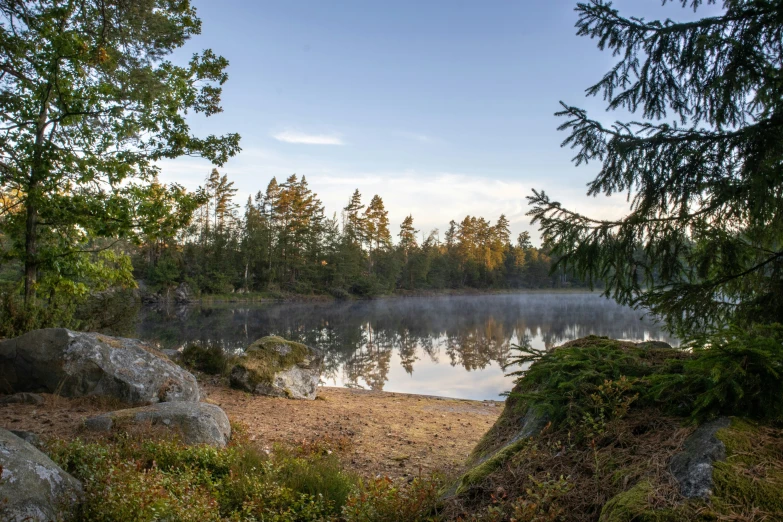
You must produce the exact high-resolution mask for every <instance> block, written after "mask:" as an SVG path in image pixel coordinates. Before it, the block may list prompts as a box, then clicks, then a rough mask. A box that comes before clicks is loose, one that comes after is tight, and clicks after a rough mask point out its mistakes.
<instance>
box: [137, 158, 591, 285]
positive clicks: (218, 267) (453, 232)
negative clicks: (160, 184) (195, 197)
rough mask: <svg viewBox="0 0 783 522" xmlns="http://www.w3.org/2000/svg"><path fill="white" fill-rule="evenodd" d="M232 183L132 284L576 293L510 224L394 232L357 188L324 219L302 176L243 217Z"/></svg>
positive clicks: (470, 221) (214, 192)
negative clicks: (566, 290) (567, 288)
mask: <svg viewBox="0 0 783 522" xmlns="http://www.w3.org/2000/svg"><path fill="white" fill-rule="evenodd" d="M236 192H237V190H236V189H235V188H234V183H233V182H232V181H229V180H228V178H227V176H226V175H220V173H219V172H218V171H217V170H213V171H212V173H211V175H210V176H209V177H208V178H207V180H206V183H205V187H204V188H203V189H202V194H201V197H202V199H201V200H202V201H203V204H202V205H201V206H199V207H198V208H197V209H196V211H195V213H194V214H193V219H192V221H191V223H190V225H189V226H187V227H186V228H185V229H183V230H181V231H172V233H171V234H168V235H167V234H165V233H164V234H157V235H156V236H155V237H154V238H152V237H150V238H147V240H146V241H145V242H143V244H142V246H141V247H140V248H139V249H138V250H137V251H136V252H135V255H134V270H135V272H136V276H137V277H138V278H140V279H144V280H145V281H147V282H148V283H149V284H152V285H155V286H158V287H171V286H174V285H176V284H178V283H180V282H183V281H184V282H187V283H189V284H190V285H191V286H192V287H193V288H194V289H196V290H198V291H200V292H202V293H206V294H225V293H232V292H237V291H238V292H269V291H272V292H274V291H282V292H293V293H299V294H312V293H329V294H332V295H335V296H337V297H341V296H345V297H347V296H348V294H354V295H358V296H371V295H376V294H384V293H391V292H395V291H401V290H402V291H406V290H428V289H434V290H438V289H460V288H476V289H503V288H508V289H513V288H552V287H564V286H575V285H580V283H579V282H578V281H576V280H574V279H573V278H572V277H570V276H568V275H567V274H559V275H550V267H551V264H552V259H551V258H550V257H549V256H548V255H547V252H546V251H545V250H543V249H540V248H535V247H533V245H532V244H531V242H530V237H529V235H528V234H527V233H526V232H523V233H521V234H519V236H518V237H517V238H515V240H514V241H512V238H511V232H510V230H509V221H508V219H507V218H506V217H505V216H504V215H501V216H500V217H499V218H498V219H497V221H496V222H494V223H491V222H489V221H487V220H486V219H485V218H483V217H473V216H466V217H465V218H464V219H463V220H462V221H460V222H456V221H451V223H450V224H449V227H448V229H447V230H446V231H445V232H444V233H443V234H441V233H440V231H439V230H437V229H435V230H432V231H430V232H429V233H426V234H421V232H420V230H417V229H416V227H415V224H414V219H413V216H407V217H406V218H405V219H404V220H403V222H402V224H401V225H400V227H399V230H395V231H392V230H391V229H390V225H389V218H388V211H387V210H386V208H385V207H384V203H383V200H382V199H381V197H380V196H379V195H375V196H373V197H372V198H371V199H370V202H369V203H368V204H366V205H365V204H364V202H363V201H362V195H361V194H360V193H359V190H358V189H357V190H356V191H354V193H353V195H352V196H351V197H350V199H349V201H348V204H347V205H346V206H345V207H344V208H343V209H342V211H341V213H340V214H339V215H338V214H337V213H334V214H332V216H331V217H328V216H327V214H326V213H325V210H324V206H323V204H322V203H321V201H320V200H319V199H318V196H317V195H316V194H315V193H313V191H312V190H311V189H310V187H309V186H308V183H307V180H306V179H305V177H302V178H299V177H297V176H296V175H292V176H290V177H289V178H288V179H286V180H285V182H284V183H278V181H277V180H276V179H275V178H273V179H272V180H271V181H270V182H269V184H268V185H267V187H266V190H265V191H259V192H258V193H257V194H256V195H255V197H252V198H248V200H247V202H246V204H245V206H244V209H242V208H240V207H239V206H238V205H237V204H236V203H235V202H234V197H235V195H236Z"/></svg>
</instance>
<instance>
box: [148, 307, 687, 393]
mask: <svg viewBox="0 0 783 522" xmlns="http://www.w3.org/2000/svg"><path fill="white" fill-rule="evenodd" d="M641 315H642V314H641V313H640V312H637V311H634V310H631V309H629V308H626V307H623V306H620V305H618V304H617V303H615V302H613V301H609V300H607V299H604V298H602V297H600V296H599V295H597V294H589V293H579V294H571V293H552V294H543V293H531V294H512V295H493V296H478V297H477V296H461V297H435V298H406V299H383V300H375V301H361V302H336V303H315V304H314V303H306V304H305V303H282V304H269V305H257V306H250V305H222V306H210V307H193V308H185V309H179V310H169V311H155V310H151V309H145V310H143V311H142V312H141V320H140V322H139V326H138V335H139V337H141V338H144V339H150V340H155V341H157V342H159V343H160V344H161V345H162V346H163V347H167V348H176V347H179V346H182V345H183V344H186V343H189V342H194V341H195V342H219V343H221V344H222V345H223V346H224V347H225V348H226V349H229V350H241V349H244V348H245V347H246V346H247V345H248V344H249V343H250V342H252V341H253V340H255V339H257V338H259V337H262V336H264V335H270V334H276V335H280V336H283V337H286V338H288V339H294V340H297V341H300V342H303V343H305V344H308V345H311V346H316V347H318V348H321V349H322V350H324V351H325V352H326V354H327V355H326V372H325V375H324V380H326V382H327V384H330V385H338V386H343V385H345V386H361V387H363V388H371V389H375V390H381V389H385V390H390V391H399V392H408V393H425V394H435V395H446V396H454V397H464V398H475V399H495V398H497V396H498V393H500V392H502V391H505V390H507V389H508V388H509V387H510V383H509V380H508V379H507V378H504V377H503V371H502V370H501V366H502V365H504V364H505V363H506V362H507V361H508V360H509V357H510V356H511V354H512V346H513V345H515V344H517V343H519V342H520V341H521V340H522V339H524V338H528V339H530V341H531V342H532V344H533V346H535V347H537V348H542V347H547V348H549V347H552V346H555V345H557V344H560V343H562V342H564V341H567V340H570V339H575V338H578V337H582V336H585V335H589V334H596V335H607V336H609V337H613V338H619V339H630V340H646V339H660V340H664V341H667V342H672V343H673V342H674V341H673V340H672V339H670V338H669V337H668V336H667V335H666V334H665V333H664V332H663V331H662V329H661V327H660V326H658V325H655V324H654V323H653V322H652V321H651V320H650V319H648V318H643V317H641Z"/></svg>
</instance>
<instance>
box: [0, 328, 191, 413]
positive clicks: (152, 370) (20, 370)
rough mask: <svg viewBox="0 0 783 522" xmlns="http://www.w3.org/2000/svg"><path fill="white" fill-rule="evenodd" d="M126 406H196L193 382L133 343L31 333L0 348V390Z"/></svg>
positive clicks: (51, 331) (151, 350) (48, 332)
mask: <svg viewBox="0 0 783 522" xmlns="http://www.w3.org/2000/svg"><path fill="white" fill-rule="evenodd" d="M2 387H5V388H8V389H6V390H4V391H7V392H48V393H57V394H58V395H61V396H64V397H82V396H87V395H100V396H107V397H115V398H117V399H119V400H121V401H123V402H127V403H149V402H159V401H160V402H166V401H198V400H199V389H198V384H197V383H196V378H195V377H193V375H192V374H190V373H189V372H187V371H185V370H184V369H182V368H180V367H179V366H177V365H176V364H174V363H173V362H171V361H169V360H168V359H166V358H165V357H164V356H162V355H161V354H160V353H159V352H157V350H155V349H154V348H152V347H150V346H148V345H147V344H146V343H143V342H141V341H139V340H137V339H125V338H121V337H108V336H105V335H101V334H96V333H80V332H72V331H70V330H66V329H64V328H48V329H45V330H35V331H32V332H29V333H26V334H25V335H22V336H21V337H17V338H15V339H10V340H7V341H4V342H2V343H0V388H2Z"/></svg>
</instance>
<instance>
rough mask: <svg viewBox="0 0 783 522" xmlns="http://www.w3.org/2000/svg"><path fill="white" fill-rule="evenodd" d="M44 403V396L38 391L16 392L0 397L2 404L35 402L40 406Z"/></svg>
mask: <svg viewBox="0 0 783 522" xmlns="http://www.w3.org/2000/svg"><path fill="white" fill-rule="evenodd" d="M43 403H44V398H43V397H41V396H40V395H38V394H37V393H27V392H22V393H14V394H13V395H6V396H5V397H2V398H0V404H34V405H36V406H40V405H41V404H43Z"/></svg>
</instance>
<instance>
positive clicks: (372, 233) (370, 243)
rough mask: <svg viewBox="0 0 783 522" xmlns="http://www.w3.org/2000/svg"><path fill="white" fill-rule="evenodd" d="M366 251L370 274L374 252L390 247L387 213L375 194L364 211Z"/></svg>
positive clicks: (381, 201) (379, 198)
mask: <svg viewBox="0 0 783 522" xmlns="http://www.w3.org/2000/svg"><path fill="white" fill-rule="evenodd" d="M364 222H365V229H366V239H367V250H368V252H369V255H368V261H369V270H370V273H372V269H373V264H374V261H375V260H374V252H376V251H378V250H381V249H385V248H389V247H390V246H391V233H390V232H389V213H388V212H387V211H386V208H385V207H384V206H383V200H382V199H381V197H380V196H378V195H377V194H376V195H375V196H373V198H372V200H371V201H370V204H369V205H368V206H367V210H365V211H364Z"/></svg>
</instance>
